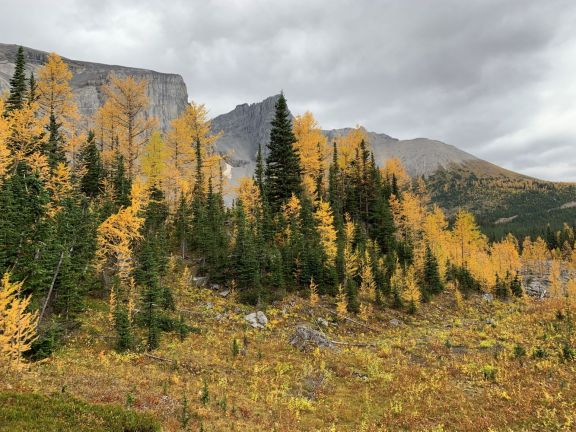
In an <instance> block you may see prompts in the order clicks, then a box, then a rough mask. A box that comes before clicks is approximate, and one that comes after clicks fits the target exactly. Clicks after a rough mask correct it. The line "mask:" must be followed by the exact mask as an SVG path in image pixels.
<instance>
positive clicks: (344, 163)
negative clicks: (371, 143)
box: [336, 126, 368, 170]
mask: <svg viewBox="0 0 576 432" xmlns="http://www.w3.org/2000/svg"><path fill="white" fill-rule="evenodd" d="M362 141H364V142H365V143H366V144H367V145H368V136H367V135H366V130H365V129H364V128H363V127H361V126H356V128H354V129H352V130H350V131H349V132H348V133H347V134H345V135H341V136H338V137H337V138H336V146H337V148H338V165H339V167H340V169H342V170H347V169H349V168H350V164H351V162H352V161H353V160H354V159H355V158H356V153H357V152H358V151H359V150H360V144H361V143H362Z"/></svg>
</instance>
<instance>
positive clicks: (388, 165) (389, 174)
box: [380, 158, 411, 190]
mask: <svg viewBox="0 0 576 432" xmlns="http://www.w3.org/2000/svg"><path fill="white" fill-rule="evenodd" d="M380 172H381V173H382V177H383V178H385V179H388V181H392V178H393V177H395V178H396V184H397V185H398V188H399V189H401V190H403V189H406V188H407V187H408V186H410V181H411V180H410V176H409V175H408V173H407V172H406V168H404V165H403V164H402V161H401V160H400V159H398V158H390V159H387V160H386V162H385V164H384V167H383V168H381V169H380Z"/></svg>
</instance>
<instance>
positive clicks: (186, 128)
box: [166, 102, 222, 201]
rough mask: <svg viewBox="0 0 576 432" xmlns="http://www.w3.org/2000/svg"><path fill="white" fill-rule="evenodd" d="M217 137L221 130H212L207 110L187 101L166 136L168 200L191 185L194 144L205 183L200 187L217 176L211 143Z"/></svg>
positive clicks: (216, 158) (217, 162)
mask: <svg viewBox="0 0 576 432" xmlns="http://www.w3.org/2000/svg"><path fill="white" fill-rule="evenodd" d="M220 136H221V133H217V134H213V133H212V131H211V122H210V120H209V119H208V110H207V109H206V107H205V106H204V105H203V104H197V103H195V102H191V103H190V104H189V105H188V106H187V107H186V110H184V112H183V113H182V114H181V115H180V117H178V118H177V119H175V120H173V121H172V123H171V129H170V131H169V132H168V135H167V138H166V146H167V150H168V173H169V177H168V183H169V184H168V194H167V195H168V198H169V200H171V201H175V200H176V198H177V196H178V194H177V191H178V190H182V191H184V192H187V191H189V190H192V188H193V187H194V179H195V170H196V168H197V167H196V153H197V151H198V147H199V150H200V156H201V158H202V173H203V178H204V182H205V184H203V185H202V190H206V188H207V185H208V183H207V179H209V178H217V177H218V176H219V174H220V164H221V160H222V157H221V156H220V155H219V154H218V153H216V152H215V151H214V143H215V142H216V140H217V139H218V138H219V137H220Z"/></svg>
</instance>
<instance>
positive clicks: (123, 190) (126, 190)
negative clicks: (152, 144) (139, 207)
mask: <svg viewBox="0 0 576 432" xmlns="http://www.w3.org/2000/svg"><path fill="white" fill-rule="evenodd" d="M112 174H113V177H112V184H113V186H114V201H115V203H116V205H117V206H119V207H128V206H129V205H130V203H131V199H130V190H131V189H132V179H131V178H129V177H128V176H127V175H126V169H125V166H124V157H123V156H122V155H121V154H119V153H118V154H117V155H116V159H115V161H114V166H113V168H112Z"/></svg>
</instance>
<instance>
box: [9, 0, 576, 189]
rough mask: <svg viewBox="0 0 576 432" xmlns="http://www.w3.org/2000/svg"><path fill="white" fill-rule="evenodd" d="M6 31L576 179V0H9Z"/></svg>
mask: <svg viewBox="0 0 576 432" xmlns="http://www.w3.org/2000/svg"><path fill="white" fill-rule="evenodd" d="M0 11H1V12H2V13H1V16H0V42H4V43H16V44H22V45H25V46H29V47H32V48H37V49H42V50H45V51H56V52H58V53H59V54H61V55H63V56H65V57H69V58H73V59H77V60H87V61H96V62H102V63H113V64H121V65H126V66H134V67H143V68H148V69H154V70H158V71H161V72H173V73H179V74H181V75H182V76H183V77H184V80H185V81H186V84H187V86H188V93H189V96H190V98H191V99H193V100H195V101H198V102H202V103H205V104H206V105H207V106H208V108H209V109H210V112H211V114H212V115H217V114H221V113H224V112H227V111H230V110H231V109H233V108H234V107H235V106H236V105H237V104H240V103H244V102H257V101H259V100H261V99H264V98H265V97H267V96H270V95H273V94H275V93H278V92H279V91H280V90H281V89H283V90H284V92H285V94H286V97H287V99H288V104H289V106H290V108H291V110H292V112H293V113H295V114H298V113H301V112H304V111H305V110H310V111H312V112H313V113H314V115H315V116H316V118H317V120H318V121H319V122H320V124H321V125H322V127H323V128H326V129H329V128H336V127H345V126H354V125H357V124H361V125H364V126H365V127H366V128H367V129H369V130H373V131H376V132H384V133H387V134H389V135H392V136H394V137H398V138H402V139H407V138H415V137H427V138H434V139H439V140H442V141H445V142H447V143H449V144H453V145H455V146H457V147H460V148H462V149H464V150H466V151H469V152H470V153H472V154H474V155H476V156H479V157H482V158H484V159H487V160H489V161H491V162H494V163H497V164H499V165H502V166H504V167H507V168H509V169H513V170H516V171H520V172H522V173H525V174H528V175H532V176H536V177H539V178H544V179H550V180H565V181H576V1H574V0H349V1H346V0H322V1H321V0H318V1H315V0H284V1H279V0H274V1H273V0H267V1H266V0H211V1H210V0H167V1H160V0H157V1H152V0H97V1H96V0H86V1H79V0H78V1H74V0H58V1H51V2H48V1H41V0H36V1H29V0H18V1H13V0H11V1H6V0H0Z"/></svg>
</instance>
